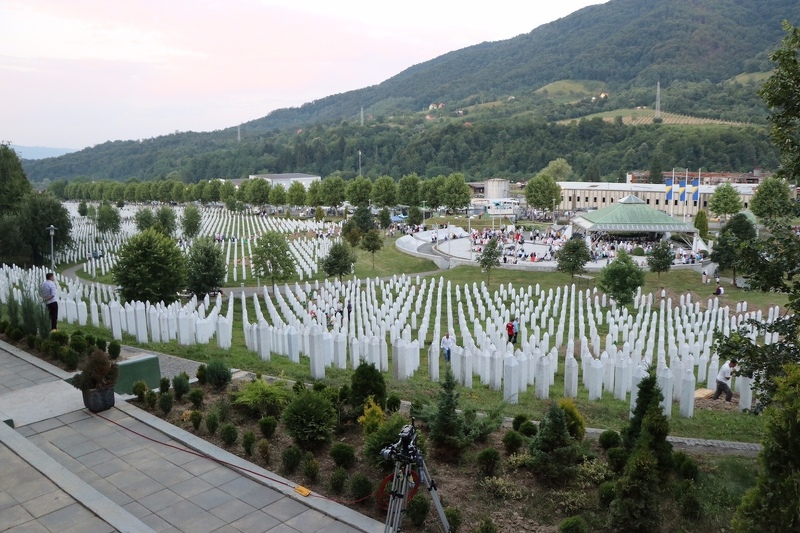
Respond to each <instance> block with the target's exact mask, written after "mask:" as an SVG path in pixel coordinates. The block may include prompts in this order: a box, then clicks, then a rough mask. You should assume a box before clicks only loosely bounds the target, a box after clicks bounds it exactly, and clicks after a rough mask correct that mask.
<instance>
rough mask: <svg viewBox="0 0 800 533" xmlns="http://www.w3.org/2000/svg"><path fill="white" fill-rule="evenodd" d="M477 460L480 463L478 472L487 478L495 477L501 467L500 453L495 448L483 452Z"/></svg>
mask: <svg viewBox="0 0 800 533" xmlns="http://www.w3.org/2000/svg"><path fill="white" fill-rule="evenodd" d="M475 459H476V462H477V463H478V470H479V471H480V473H481V474H482V475H483V476H485V477H488V476H493V475H494V474H495V472H497V468H498V467H499V466H500V452H498V451H497V450H495V449H494V448H486V449H485V450H481V451H480V452H478V455H477V457H476V458H475Z"/></svg>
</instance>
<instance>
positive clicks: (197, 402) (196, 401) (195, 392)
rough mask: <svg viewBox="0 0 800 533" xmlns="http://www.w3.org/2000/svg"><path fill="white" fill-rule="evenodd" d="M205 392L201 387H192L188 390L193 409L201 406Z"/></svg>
mask: <svg viewBox="0 0 800 533" xmlns="http://www.w3.org/2000/svg"><path fill="white" fill-rule="evenodd" d="M205 395H206V393H205V392H204V391H203V389H192V390H191V391H189V401H190V402H192V405H193V406H194V408H195V409H200V408H201V407H202V406H203V398H205Z"/></svg>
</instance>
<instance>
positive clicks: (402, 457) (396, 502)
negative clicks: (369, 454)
mask: <svg viewBox="0 0 800 533" xmlns="http://www.w3.org/2000/svg"><path fill="white" fill-rule="evenodd" d="M381 457H383V458H384V459H386V460H387V461H394V462H395V466H394V473H392V474H390V475H389V476H387V477H386V479H385V480H384V482H383V483H384V485H385V484H387V483H391V489H390V491H389V492H388V497H389V502H388V504H389V505H388V509H387V511H386V525H385V529H384V533H399V532H401V531H402V523H403V515H404V513H405V509H406V505H407V503H408V501H409V500H410V499H411V498H412V497H413V496H414V493H416V491H417V487H418V486H424V487H426V488H427V489H428V494H429V495H430V497H431V499H432V500H433V505H434V506H435V507H436V512H437V513H438V514H439V520H440V521H441V523H442V526H443V528H444V531H445V533H450V524H448V523H447V517H446V516H445V514H444V508H443V507H442V502H441V501H440V500H439V493H438V492H437V491H436V483H435V482H434V481H433V478H431V474H430V472H428V467H427V465H426V464H425V458H424V457H423V456H422V454H421V453H420V451H419V449H418V448H417V428H415V427H414V419H413V418H412V419H411V424H407V425H405V426H403V429H401V430H400V435H399V440H398V441H397V442H395V443H394V444H390V445H389V446H386V447H385V448H383V449H382V450H381ZM415 470H416V471H415ZM381 490H383V486H382V487H381ZM379 492H380V491H379Z"/></svg>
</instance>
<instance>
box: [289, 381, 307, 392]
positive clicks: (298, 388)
mask: <svg viewBox="0 0 800 533" xmlns="http://www.w3.org/2000/svg"><path fill="white" fill-rule="evenodd" d="M307 388H308V387H306V384H305V383H303V382H302V381H299V380H298V381H295V382H294V383H292V392H293V393H295V394H300V393H301V392H303V391H304V390H306V389H307Z"/></svg>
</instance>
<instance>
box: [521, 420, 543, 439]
mask: <svg viewBox="0 0 800 533" xmlns="http://www.w3.org/2000/svg"><path fill="white" fill-rule="evenodd" d="M519 432H520V433H521V434H523V435H524V436H526V437H528V438H532V437H535V436H536V434H537V433H538V432H539V426H537V425H536V423H535V422H533V421H532V420H526V421H525V422H523V423H522V424H520V426H519Z"/></svg>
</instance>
